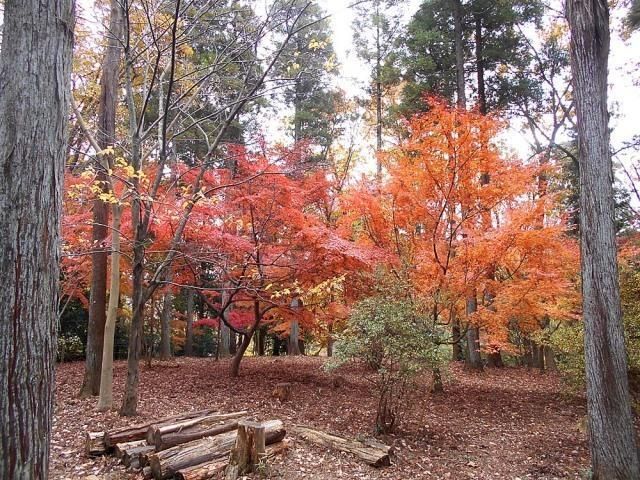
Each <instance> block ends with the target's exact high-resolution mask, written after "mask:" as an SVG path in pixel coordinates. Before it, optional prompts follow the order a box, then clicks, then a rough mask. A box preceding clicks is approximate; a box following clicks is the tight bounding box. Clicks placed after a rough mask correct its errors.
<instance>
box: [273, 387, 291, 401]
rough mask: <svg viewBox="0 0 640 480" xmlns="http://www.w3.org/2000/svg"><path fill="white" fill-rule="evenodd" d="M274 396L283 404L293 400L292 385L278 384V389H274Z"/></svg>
mask: <svg viewBox="0 0 640 480" xmlns="http://www.w3.org/2000/svg"><path fill="white" fill-rule="evenodd" d="M272 395H273V397H275V398H277V399H278V400H280V401H281V402H286V401H287V400H289V399H290V398H291V384H290V383H286V382H285V383H278V384H276V388H274V389H273V393H272Z"/></svg>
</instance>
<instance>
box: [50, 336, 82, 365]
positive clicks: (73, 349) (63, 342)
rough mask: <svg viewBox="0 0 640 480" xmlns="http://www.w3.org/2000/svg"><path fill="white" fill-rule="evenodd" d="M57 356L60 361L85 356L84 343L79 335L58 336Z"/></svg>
mask: <svg viewBox="0 0 640 480" xmlns="http://www.w3.org/2000/svg"><path fill="white" fill-rule="evenodd" d="M57 358H58V361H59V362H68V361H71V360H79V359H81V358H84V344H83V343H82V339H81V338H80V337H79V336H77V335H71V336H61V337H58V352H57Z"/></svg>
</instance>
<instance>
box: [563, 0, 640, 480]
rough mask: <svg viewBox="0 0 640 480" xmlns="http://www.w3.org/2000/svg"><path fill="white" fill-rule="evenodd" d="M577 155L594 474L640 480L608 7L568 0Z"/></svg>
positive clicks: (597, 1) (602, 0)
mask: <svg viewBox="0 0 640 480" xmlns="http://www.w3.org/2000/svg"><path fill="white" fill-rule="evenodd" d="M566 7H567V16H568V20H569V27H570V29H571V42H570V50H571V69H572V73H573V82H574V96H575V104H576V113H577V125H578V143H579V148H580V152H579V158H580V237H581V242H580V248H581V254H582V255H581V257H582V258H581V267H582V297H583V315H584V324H585V336H584V342H585V370H586V379H587V410H588V417H589V437H590V447H591V461H592V465H593V467H592V472H593V477H592V478H594V479H596V480H631V479H637V478H640V466H639V463H638V450H637V448H636V432H635V428H634V423H633V415H632V412H631V403H630V397H629V383H628V378H627V359H626V355H625V348H624V335H623V329H622V318H621V306H620V290H619V285H618V265H617V259H616V237H615V226H614V220H613V219H614V215H613V213H614V200H613V167H612V162H611V156H610V150H609V149H610V145H609V129H608V126H609V125H608V123H609V114H608V111H607V63H608V57H609V7H608V3H607V1H606V0H594V1H591V2H582V1H578V0H567V3H566Z"/></svg>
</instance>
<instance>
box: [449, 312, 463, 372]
mask: <svg viewBox="0 0 640 480" xmlns="http://www.w3.org/2000/svg"><path fill="white" fill-rule="evenodd" d="M451 341H452V342H453V345H452V352H451V360H453V361H454V362H459V361H460V360H464V352H463V351H462V345H461V344H460V342H461V341H462V337H461V332H460V320H458V316H457V315H456V314H455V313H454V315H453V318H452V319H451Z"/></svg>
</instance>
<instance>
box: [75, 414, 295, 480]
mask: <svg viewBox="0 0 640 480" xmlns="http://www.w3.org/2000/svg"><path fill="white" fill-rule="evenodd" d="M246 420H247V412H245V411H242V412H233V413H217V412H214V411H213V410H202V411H199V412H191V413H188V414H183V415H179V416H175V417H168V418H163V419H160V420H156V421H153V422H148V423H142V424H138V425H134V426H131V427H128V428H125V429H122V430H115V431H108V432H89V433H87V435H86V441H85V452H86V454H87V455H88V456H92V457H94V456H100V455H114V456H116V457H117V458H119V459H120V461H121V463H123V464H124V465H125V466H127V467H129V468H131V469H133V470H140V471H142V473H143V476H144V478H147V479H152V478H153V479H157V480H158V479H171V478H178V479H180V478H185V479H187V480H207V479H210V478H216V476H218V475H219V474H220V473H221V472H224V470H225V468H226V466H227V464H228V462H229V455H230V453H231V450H232V449H233V447H234V445H235V444H236V437H237V436H238V425H239V423H240V422H242V421H246ZM261 425H263V426H264V431H265V442H266V444H267V445H269V448H268V449H267V450H266V451H265V455H264V456H265V458H269V457H273V456H274V455H276V454H278V453H282V452H284V451H286V449H287V447H288V445H289V443H288V442H285V441H283V440H284V437H285V435H286V430H285V428H284V424H283V423H282V421H280V420H270V421H267V422H262V423H261Z"/></svg>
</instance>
